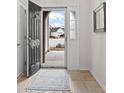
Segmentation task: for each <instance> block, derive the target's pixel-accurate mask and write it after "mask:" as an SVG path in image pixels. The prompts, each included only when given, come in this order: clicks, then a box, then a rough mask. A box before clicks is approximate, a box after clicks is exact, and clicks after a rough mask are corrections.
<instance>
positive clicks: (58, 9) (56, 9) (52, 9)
mask: <svg viewBox="0 0 124 93" xmlns="http://www.w3.org/2000/svg"><path fill="white" fill-rule="evenodd" d="M63 10H64V11H65V41H64V45H65V48H64V62H65V67H66V68H67V67H68V66H67V43H68V42H67V36H68V29H67V7H41V33H42V35H43V29H42V28H43V12H44V11H63ZM41 38H42V36H41ZM41 41H42V39H41ZM42 43H43V41H42ZM42 45H43V44H41V46H42ZM42 49H43V46H42V47H41V52H43V50H42ZM41 54H43V53H41ZM42 57H43V56H42ZM42 57H41V60H42V59H43V58H42ZM42 64H43V63H42V61H41V66H42Z"/></svg>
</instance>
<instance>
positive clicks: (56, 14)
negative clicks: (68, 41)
mask: <svg viewBox="0 0 124 93" xmlns="http://www.w3.org/2000/svg"><path fill="white" fill-rule="evenodd" d="M64 19H65V16H64V11H52V12H50V14H49V24H50V25H51V26H53V27H64Z"/></svg>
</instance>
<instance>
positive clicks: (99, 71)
mask: <svg viewBox="0 0 124 93" xmlns="http://www.w3.org/2000/svg"><path fill="white" fill-rule="evenodd" d="M103 1H104V0H91V14H92V16H91V23H92V24H91V46H92V47H91V49H92V50H91V54H92V55H91V64H90V71H91V73H92V74H93V75H94V77H95V78H96V80H97V81H98V82H99V84H100V85H101V86H102V88H103V89H104V90H105V87H106V33H94V32H93V10H94V9H95V8H96V7H97V6H98V5H100V4H101V3H102V2H103Z"/></svg>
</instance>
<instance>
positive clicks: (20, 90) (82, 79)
mask: <svg viewBox="0 0 124 93" xmlns="http://www.w3.org/2000/svg"><path fill="white" fill-rule="evenodd" d="M68 73H69V76H70V88H71V92H72V93H105V92H104V91H103V89H102V88H101V87H100V85H99V84H98V83H97V81H96V80H95V79H94V77H93V76H92V75H91V74H90V72H89V71H77V70H76V71H75V70H74V71H72V70H71V71H68ZM28 81H30V79H29V78H26V77H25V76H23V77H22V78H20V79H19V80H18V82H17V93H27V92H26V91H25V89H24V88H25V85H26V83H27V82H28ZM31 93H35V92H31ZM36 93H41V92H36ZM43 93H62V92H48V91H46V92H43Z"/></svg>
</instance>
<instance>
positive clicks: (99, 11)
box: [93, 2, 106, 32]
mask: <svg viewBox="0 0 124 93" xmlns="http://www.w3.org/2000/svg"><path fill="white" fill-rule="evenodd" d="M93 19H94V32H106V2H104V3H102V4H101V5H100V6H98V7H97V8H96V9H95V10H94V11H93Z"/></svg>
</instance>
